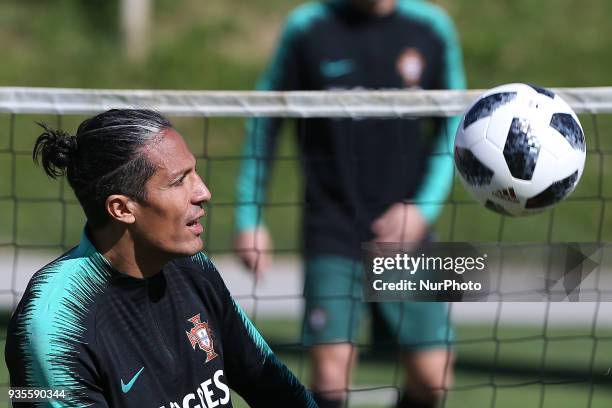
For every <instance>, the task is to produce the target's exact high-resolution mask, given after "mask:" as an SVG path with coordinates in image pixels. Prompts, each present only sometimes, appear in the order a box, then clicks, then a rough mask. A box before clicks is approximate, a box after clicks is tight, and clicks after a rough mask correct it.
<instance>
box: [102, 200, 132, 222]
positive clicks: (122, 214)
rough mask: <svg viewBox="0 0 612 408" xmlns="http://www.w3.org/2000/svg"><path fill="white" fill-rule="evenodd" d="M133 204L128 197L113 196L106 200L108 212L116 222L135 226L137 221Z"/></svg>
mask: <svg viewBox="0 0 612 408" xmlns="http://www.w3.org/2000/svg"><path fill="white" fill-rule="evenodd" d="M133 204H134V202H133V201H132V200H131V199H130V198H129V197H128V196H125V195H122V194H113V195H110V196H108V198H107V199H106V211H107V212H108V214H109V215H110V217H111V218H112V219H114V220H116V221H119V222H122V223H125V224H133V223H134V222H135V221H136V217H135V216H134V206H133Z"/></svg>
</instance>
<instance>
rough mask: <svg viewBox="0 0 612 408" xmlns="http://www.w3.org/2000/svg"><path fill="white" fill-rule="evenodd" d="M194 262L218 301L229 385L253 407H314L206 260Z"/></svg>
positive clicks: (308, 394) (203, 256)
mask: <svg viewBox="0 0 612 408" xmlns="http://www.w3.org/2000/svg"><path fill="white" fill-rule="evenodd" d="M194 260H195V261H196V262H198V263H199V265H200V266H201V267H202V268H203V269H204V270H206V271H207V272H206V275H207V276H208V277H209V281H210V283H212V285H213V287H214V290H215V295H214V298H216V299H218V307H219V311H220V313H221V316H220V319H221V321H222V336H221V338H222V342H223V357H224V370H225V373H226V378H227V381H228V385H229V386H230V387H231V388H232V389H234V390H235V391H236V392H238V394H240V395H241V396H242V397H243V398H244V399H245V401H246V402H247V403H248V404H249V405H250V406H251V407H254V408H259V407H261V408H263V407H270V406H274V407H276V406H283V407H298V408H299V407H303V408H316V407H317V406H316V404H315V403H314V401H313V400H312V397H311V395H310V393H309V392H308V391H307V390H306V389H305V388H304V386H303V385H302V384H301V383H300V382H299V381H298V379H297V378H296V377H295V376H294V375H293V374H292V373H291V371H289V369H288V368H287V367H286V366H285V365H284V364H283V363H282V362H280V360H279V359H278V358H277V357H276V356H275V355H274V353H273V352H272V350H271V349H270V347H269V346H268V344H267V343H266V341H265V340H264V339H263V338H262V337H261V335H260V334H259V332H258V331H257V329H256V328H255V326H253V324H252V323H251V321H250V320H249V318H248V317H247V316H246V314H245V313H244V311H243V310H242V308H241V307H240V306H239V305H238V304H237V303H236V302H235V301H234V299H232V297H231V295H230V293H229V291H228V290H227V287H226V286H225V283H224V282H223V279H221V276H220V275H219V273H218V272H217V270H216V268H215V267H214V265H213V264H212V262H210V260H209V259H208V258H207V257H206V255H204V254H202V253H199V254H197V255H196V256H195V257H194Z"/></svg>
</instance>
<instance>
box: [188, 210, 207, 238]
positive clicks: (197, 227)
mask: <svg viewBox="0 0 612 408" xmlns="http://www.w3.org/2000/svg"><path fill="white" fill-rule="evenodd" d="M203 216H204V211H202V212H200V213H199V214H198V215H197V216H196V217H195V218H192V219H191V220H190V221H189V222H188V223H187V228H189V229H190V230H191V232H193V233H194V234H195V235H200V234H201V233H202V231H204V227H202V224H200V218H202V217H203Z"/></svg>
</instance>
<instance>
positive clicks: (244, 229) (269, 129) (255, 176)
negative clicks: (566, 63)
mask: <svg viewBox="0 0 612 408" xmlns="http://www.w3.org/2000/svg"><path fill="white" fill-rule="evenodd" d="M298 36H299V29H298V28H297V27H296V24H295V22H294V21H293V19H291V18H290V19H289V20H288V21H287V24H286V26H285V29H284V31H283V34H282V36H281V40H280V42H279V45H278V48H277V50H276V53H275V56H274V58H273V59H272V62H271V64H270V66H269V67H268V69H267V71H266V73H265V74H264V76H263V77H262V79H261V80H260V81H259V83H258V86H257V89H258V90H264V91H272V90H274V91H285V90H297V89H301V88H302V85H301V81H300V77H301V75H300V68H299V64H298V55H299V51H298V50H299V47H298ZM281 122H282V120H281V118H259V117H257V118H251V119H249V120H248V121H247V124H246V132H245V141H244V145H243V151H242V157H243V159H242V164H241V167H240V172H239V176H238V180H237V183H236V199H237V203H238V205H237V206H236V210H235V222H236V239H235V243H234V247H235V250H236V252H237V253H238V255H239V256H240V258H241V259H242V261H243V263H244V264H245V265H246V266H247V267H248V268H249V270H251V271H254V272H255V273H257V274H259V273H261V272H262V271H263V270H265V269H266V268H267V267H268V265H269V263H270V253H269V251H270V250H271V248H272V240H271V238H270V235H269V233H268V231H267V229H266V228H265V226H264V224H263V221H262V215H261V205H262V203H263V202H264V201H265V199H266V187H267V184H268V180H269V175H270V170H271V165H272V156H273V153H274V151H275V148H276V141H277V137H278V133H279V130H280V126H281Z"/></svg>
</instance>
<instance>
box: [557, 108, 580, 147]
mask: <svg viewBox="0 0 612 408" xmlns="http://www.w3.org/2000/svg"><path fill="white" fill-rule="evenodd" d="M550 126H551V127H552V128H554V129H555V130H556V131H557V132H559V133H561V135H563V137H564V138H565V140H567V141H568V142H569V144H571V145H572V147H573V148H574V149H576V150H580V151H583V152H584V151H585V149H586V146H585V142H584V133H583V132H582V129H580V125H579V124H578V122H576V119H574V117H573V116H572V115H570V114H569V113H555V114H554V115H553V116H552V119H551V120H550Z"/></svg>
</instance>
